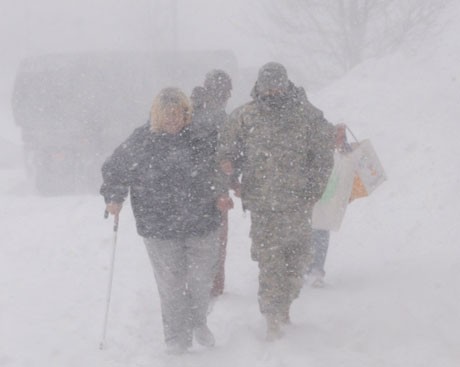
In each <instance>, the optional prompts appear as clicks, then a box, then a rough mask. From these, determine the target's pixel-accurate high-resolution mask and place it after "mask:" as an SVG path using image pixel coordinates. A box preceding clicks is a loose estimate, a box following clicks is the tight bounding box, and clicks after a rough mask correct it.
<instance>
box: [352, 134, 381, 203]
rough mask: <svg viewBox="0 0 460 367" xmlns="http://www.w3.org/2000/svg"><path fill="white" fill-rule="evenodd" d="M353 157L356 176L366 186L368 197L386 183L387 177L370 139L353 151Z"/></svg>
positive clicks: (359, 144) (360, 143) (362, 142)
mask: <svg viewBox="0 0 460 367" xmlns="http://www.w3.org/2000/svg"><path fill="white" fill-rule="evenodd" d="M352 155H353V159H354V161H355V167H356V175H357V176H358V177H359V181H361V184H362V186H364V189H365V193H366V196H368V195H370V193H371V192H372V191H374V190H375V189H376V188H377V187H378V186H380V185H381V184H382V182H384V181H386V179H387V176H386V174H385V171H384V170H383V167H382V164H381V163H380V160H379V157H378V156H377V153H375V150H374V147H373V146H372V144H371V142H370V140H369V139H365V140H362V141H360V142H359V143H358V145H357V147H356V148H354V149H353V153H352Z"/></svg>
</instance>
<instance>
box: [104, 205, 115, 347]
mask: <svg viewBox="0 0 460 367" xmlns="http://www.w3.org/2000/svg"><path fill="white" fill-rule="evenodd" d="M108 216H109V212H108V211H107V210H106V211H105V213H104V218H108ZM117 233H118V214H116V215H115V216H114V218H113V246H112V260H111V262H110V274H109V285H108V287H107V298H106V306H105V316H104V328H103V330H102V339H101V343H100V344H99V349H101V350H102V349H104V348H105V334H106V332H107V321H108V318H109V308H110V297H111V294H112V281H113V268H114V264H115V250H116V248H117Z"/></svg>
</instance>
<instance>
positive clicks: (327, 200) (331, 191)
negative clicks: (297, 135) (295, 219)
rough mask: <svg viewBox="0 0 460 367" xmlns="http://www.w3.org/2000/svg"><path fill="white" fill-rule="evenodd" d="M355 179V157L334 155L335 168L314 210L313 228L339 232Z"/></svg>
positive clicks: (337, 153) (340, 154)
mask: <svg viewBox="0 0 460 367" xmlns="http://www.w3.org/2000/svg"><path fill="white" fill-rule="evenodd" d="M354 177H355V161H354V159H353V155H352V154H351V153H349V154H343V153H339V152H335V153H334V168H333V169H332V173H331V176H330V177H329V181H328V183H327V186H326V189H325V191H324V193H323V196H322V197H321V199H320V200H319V201H318V202H317V203H316V204H315V206H314V208H313V216H312V227H313V228H314V229H324V230H329V231H338V230H339V229H340V225H341V224H342V220H343V217H344V215H345V210H346V209H347V205H348V202H349V200H350V194H351V190H352V187H353V180H354Z"/></svg>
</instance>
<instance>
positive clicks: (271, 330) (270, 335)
mask: <svg viewBox="0 0 460 367" xmlns="http://www.w3.org/2000/svg"><path fill="white" fill-rule="evenodd" d="M282 336H283V334H282V332H281V326H280V318H279V317H278V316H276V315H267V336H266V338H265V339H266V340H267V341H268V342H272V341H275V340H277V339H280V338H281V337H282Z"/></svg>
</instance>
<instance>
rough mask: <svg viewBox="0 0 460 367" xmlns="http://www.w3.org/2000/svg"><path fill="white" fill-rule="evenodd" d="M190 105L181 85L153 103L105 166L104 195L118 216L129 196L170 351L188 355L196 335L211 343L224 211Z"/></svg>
mask: <svg viewBox="0 0 460 367" xmlns="http://www.w3.org/2000/svg"><path fill="white" fill-rule="evenodd" d="M190 112H191V106H190V102H189V99H188V98H187V96H186V95H185V94H184V93H183V92H181V91H180V90H179V89H177V88H165V89H163V90H162V91H161V92H160V93H159V94H158V95H157V97H156V98H155V100H154V101H153V105H152V109H151V113H150V121H149V122H148V123H146V124H145V125H144V126H141V127H139V128H138V129H136V130H135V131H134V132H133V133H132V135H131V136H130V137H129V138H128V139H127V140H126V141H125V142H124V143H123V144H121V145H120V146H119V147H118V148H117V149H115V151H114V152H113V154H112V155H111V156H110V157H109V158H108V159H107V160H106V161H105V163H104V165H103V166H102V176H103V185H102V187H101V194H102V195H103V196H104V199H105V202H106V204H107V207H106V209H107V211H108V212H109V213H110V214H113V215H116V216H118V215H119V213H120V210H121V208H122V203H123V202H124V200H125V199H126V197H127V196H128V193H129V194H130V197H131V206H132V209H133V212H134V217H135V219H136V226H137V231H138V233H139V235H141V236H142V237H143V239H144V243H145V246H146V248H147V252H148V255H149V257H150V261H151V263H152V265H153V270H154V274H155V279H156V282H157V286H158V291H159V295H160V301H161V313H162V319H163V331H164V336H165V342H166V344H167V347H168V351H170V352H171V353H183V352H185V351H186V350H187V348H188V347H190V346H191V345H192V340H193V336H194V337H195V340H196V341H197V342H198V343H199V344H201V345H204V346H208V347H211V346H213V345H214V336H213V334H212V333H211V331H210V330H209V328H208V326H207V310H208V302H209V294H210V291H211V286H212V282H213V279H214V276H215V274H216V272H217V264H218V259H219V246H218V235H219V232H218V231H219V226H220V223H221V213H220V210H219V208H218V206H219V202H218V200H217V199H218V194H219V193H220V192H221V191H222V190H219V188H218V185H217V182H216V180H215V174H216V170H215V168H214V165H212V164H210V162H209V161H208V157H207V153H206V152H205V151H204V150H203V149H201V147H200V146H198V145H197V144H198V143H197V142H196V141H195V140H194V138H193V137H192V135H191V131H190V121H191V113H190Z"/></svg>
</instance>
